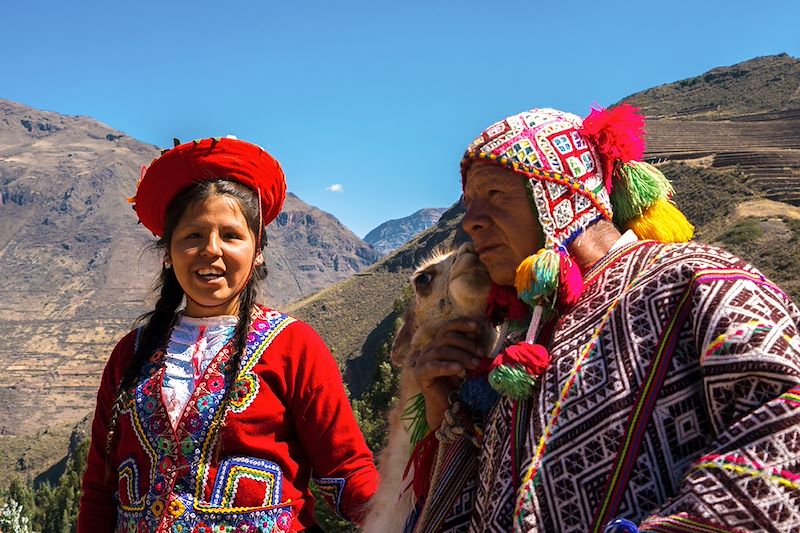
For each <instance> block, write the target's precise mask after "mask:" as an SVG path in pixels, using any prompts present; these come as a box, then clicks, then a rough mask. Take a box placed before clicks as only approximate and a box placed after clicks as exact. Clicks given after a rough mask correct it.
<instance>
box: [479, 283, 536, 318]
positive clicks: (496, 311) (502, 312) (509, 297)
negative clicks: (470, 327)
mask: <svg viewBox="0 0 800 533" xmlns="http://www.w3.org/2000/svg"><path fill="white" fill-rule="evenodd" d="M529 312H530V310H529V308H528V306H527V305H525V302H523V301H522V300H520V299H519V298H518V297H517V289H515V288H514V287H511V286H507V285H497V284H496V283H492V288H491V289H490V290H489V301H488V304H487V305H486V318H488V319H489V321H490V322H491V323H492V324H497V323H500V322H502V321H504V320H524V319H525V318H527V316H528V313H529Z"/></svg>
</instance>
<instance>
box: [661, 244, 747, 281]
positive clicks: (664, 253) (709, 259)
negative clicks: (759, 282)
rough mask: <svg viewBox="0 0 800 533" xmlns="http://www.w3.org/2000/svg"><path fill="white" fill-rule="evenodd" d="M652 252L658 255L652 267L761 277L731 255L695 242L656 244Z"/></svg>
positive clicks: (717, 248)
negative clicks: (736, 273)
mask: <svg viewBox="0 0 800 533" xmlns="http://www.w3.org/2000/svg"><path fill="white" fill-rule="evenodd" d="M653 252H655V253H657V254H658V260H657V261H655V262H654V266H656V267H658V268H676V269H679V270H682V271H684V272H686V271H691V272H700V271H705V270H721V271H731V272H734V271H742V272H748V273H752V274H756V275H759V276H761V273H760V272H759V271H758V269H757V268H756V267H755V266H753V265H752V264H750V263H748V262H747V261H745V260H744V259H742V258H740V257H737V256H735V255H733V254H732V253H730V252H728V251H727V250H724V249H722V248H719V247H718V246H712V245H710V244H703V243H700V242H697V241H691V242H684V243H657V244H655V245H654V248H653Z"/></svg>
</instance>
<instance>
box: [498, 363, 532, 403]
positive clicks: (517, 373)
mask: <svg viewBox="0 0 800 533" xmlns="http://www.w3.org/2000/svg"><path fill="white" fill-rule="evenodd" d="M534 383H536V379H535V378H534V377H533V376H531V375H530V374H528V373H527V372H525V371H524V370H522V369H520V368H518V367H517V366H510V365H500V366H498V367H497V368H495V369H494V370H492V371H491V372H490V373H489V384H490V385H491V386H492V388H493V389H494V390H496V391H497V392H499V393H500V394H505V395H506V396H508V397H510V398H511V399H513V400H524V399H525V398H529V397H530V395H531V389H532V388H533V385H534Z"/></svg>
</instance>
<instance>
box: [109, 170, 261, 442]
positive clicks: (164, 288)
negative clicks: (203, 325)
mask: <svg viewBox="0 0 800 533" xmlns="http://www.w3.org/2000/svg"><path fill="white" fill-rule="evenodd" d="M215 196H224V197H227V198H231V199H233V200H234V201H235V202H236V203H237V204H238V206H239V209H240V210H241V212H242V215H243V216H244V218H245V220H246V221H247V226H248V228H249V229H250V231H251V232H252V233H253V236H254V239H255V240H259V238H260V242H257V243H256V252H258V251H259V250H261V249H263V247H264V244H265V243H266V232H265V231H263V227H262V225H261V213H260V209H259V203H258V196H257V195H256V194H255V193H254V192H253V191H252V190H250V189H249V188H248V187H245V186H244V185H242V184H240V183H237V182H235V181H227V180H225V179H216V180H210V181H202V182H199V183H197V184H196V185H193V186H191V187H189V188H188V189H186V190H184V191H183V192H181V193H180V194H178V195H177V196H176V197H175V198H174V199H173V200H172V202H171V203H170V205H169V208H168V209H167V215H166V220H165V223H164V234H163V235H162V236H161V238H160V239H159V240H158V241H157V242H156V243H154V245H153V247H154V248H156V249H157V250H159V251H160V252H161V253H162V254H163V253H164V252H166V250H168V249H169V246H170V241H171V240H172V234H173V233H174V231H175V228H176V227H177V225H178V222H179V221H180V219H181V217H182V216H183V214H184V212H186V210H187V209H188V208H190V207H191V206H193V205H196V204H198V203H202V202H204V201H206V200H208V199H210V198H212V197H215ZM266 277H267V267H266V266H265V265H264V264H263V263H262V264H260V265H254V266H253V268H252V275H251V276H250V279H249V280H248V281H247V284H246V285H245V287H244V288H243V289H242V292H241V293H239V302H238V304H239V305H238V314H239V321H238V323H237V324H236V328H235V330H234V332H233V339H232V342H233V353H232V354H231V357H230V360H229V364H228V365H227V368H228V369H230V370H229V371H228V372H226V374H225V385H226V393H225V398H224V399H223V401H222V404H221V405H220V409H223V410H224V409H225V408H226V407H227V406H228V403H229V400H230V396H231V394H232V391H233V386H232V385H233V380H234V379H235V377H236V374H237V373H238V369H239V365H240V363H241V360H242V357H243V355H244V353H245V350H246V349H247V334H248V330H249V328H250V313H251V310H252V308H253V305H255V303H256V298H257V295H258V284H259V282H261V281H262V280H263V279H265V278H266ZM156 289H157V290H159V297H158V301H157V302H156V305H155V308H154V309H153V310H152V311H150V312H149V313H145V314H144V315H142V316H140V317H139V319H138V320H137V323H139V324H142V328H141V332H140V334H139V338H138V345H137V348H136V351H135V353H134V356H133V359H132V360H131V361H130V363H129V364H128V366H127V368H126V370H125V372H124V374H123V376H122V379H121V381H120V383H119V386H118V388H117V397H116V401H115V402H114V406H113V408H112V411H111V419H110V420H109V425H108V428H109V429H108V434H107V436H106V451H107V452H110V451H111V449H112V447H113V444H114V438H115V433H116V429H117V419H118V417H119V413H120V411H121V410H122V407H123V406H124V404H125V397H126V395H127V394H128V393H129V392H130V389H131V387H132V386H133V384H134V383H135V382H136V378H137V377H138V376H139V373H140V372H141V370H142V367H143V366H144V363H145V362H146V361H147V360H148V359H149V358H150V356H151V355H153V353H154V352H155V351H156V350H159V349H161V348H164V347H166V344H167V342H168V341H169V335H170V332H171V331H172V326H173V325H174V323H175V320H176V318H177V314H178V313H177V311H178V307H179V306H180V305H181V303H182V302H183V297H184V292H183V288H182V287H181V286H180V283H178V279H177V278H176V277H175V271H174V270H173V269H172V268H171V267H169V268H168V267H167V265H163V266H162V267H161V274H160V275H159V278H158V280H157V283H156ZM217 419H218V420H222V417H218V418H217ZM211 429H212V431H213V430H214V429H215V428H211Z"/></svg>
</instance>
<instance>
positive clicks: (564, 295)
mask: <svg viewBox="0 0 800 533" xmlns="http://www.w3.org/2000/svg"><path fill="white" fill-rule="evenodd" d="M559 256H560V267H561V268H560V275H559V288H558V297H559V300H560V301H561V303H563V304H566V305H572V304H574V303H575V302H577V301H578V298H580V296H581V293H582V292H583V276H582V275H581V269H580V268H578V265H577V264H575V261H573V260H572V257H571V256H570V255H569V254H568V253H567V252H566V250H559Z"/></svg>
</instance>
